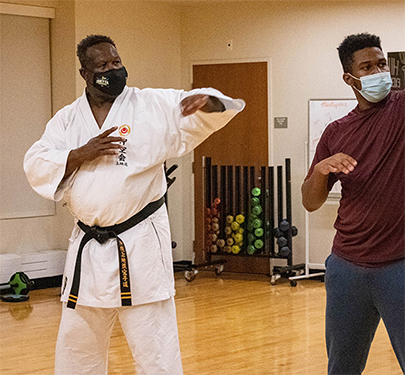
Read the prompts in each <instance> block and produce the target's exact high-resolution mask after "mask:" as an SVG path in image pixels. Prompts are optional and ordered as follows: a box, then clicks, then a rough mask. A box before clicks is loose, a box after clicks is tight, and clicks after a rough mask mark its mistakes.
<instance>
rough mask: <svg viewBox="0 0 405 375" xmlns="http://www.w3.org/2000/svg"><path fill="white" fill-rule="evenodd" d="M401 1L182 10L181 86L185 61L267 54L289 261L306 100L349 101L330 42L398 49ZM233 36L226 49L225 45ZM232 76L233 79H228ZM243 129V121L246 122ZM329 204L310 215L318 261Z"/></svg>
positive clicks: (209, 5) (325, 243) (404, 14)
mask: <svg viewBox="0 0 405 375" xmlns="http://www.w3.org/2000/svg"><path fill="white" fill-rule="evenodd" d="M404 19H405V3H404V1H385V2H381V1H378V2H377V1H368V2H363V1H360V2H359V1H351V2H346V1H342V2H340V1H327V2H325V1H310V2H304V1H303V2H298V1H293V2H292V1H277V2H271V1H263V2H255V1H246V2H243V1H241V2H221V3H218V2H212V1H209V2H208V1H206V2H198V3H194V2H192V3H188V5H186V4H184V5H183V8H182V24H181V31H182V45H181V53H182V83H183V86H185V87H187V86H188V85H189V82H190V78H189V71H190V69H189V65H190V62H191V61H195V60H197V61H198V60H232V59H235V60H236V61H237V60H239V59H241V60H243V59H254V58H263V57H264V58H270V59H271V65H272V72H271V82H272V84H271V87H270V91H271V92H270V94H271V95H270V96H269V97H270V100H269V107H270V110H271V112H270V124H269V125H270V126H272V118H274V117H277V116H286V117H288V129H275V130H274V131H273V139H271V140H270V145H269V147H270V152H272V153H273V155H274V162H275V163H276V164H281V163H283V160H284V158H286V157H291V159H292V183H293V186H292V192H293V220H294V222H295V225H296V226H297V227H298V229H299V231H300V234H299V236H298V237H296V238H295V258H296V259H295V260H296V261H302V260H304V251H305V235H304V234H305V233H304V232H305V214H304V212H305V211H304V209H303V208H302V206H301V196H300V185H301V183H302V180H303V178H304V177H305V173H306V171H305V166H304V145H305V142H306V140H307V134H308V133H307V127H308V110H307V108H308V100H309V99H324V98H325V99H333V98H352V97H354V95H353V94H352V92H351V89H350V88H349V87H348V86H346V85H345V84H344V83H343V81H342V79H341V76H342V72H341V67H340V63H339V60H338V56H337V51H336V47H337V46H338V45H339V43H340V42H341V41H342V39H343V38H344V37H345V36H346V35H349V34H352V33H359V32H364V31H367V32H370V33H376V34H378V35H380V36H381V39H382V42H383V48H384V50H385V52H387V51H396V50H401V51H403V50H405V41H404V35H405V22H404ZM230 39H232V40H233V50H232V51H228V50H227V48H226V43H227V41H228V40H230ZM235 79H237V77H235ZM247 126H249V124H247ZM335 212H336V206H329V207H326V208H325V209H323V210H322V211H320V212H319V213H313V214H310V217H311V221H312V222H313V223H312V224H313V225H315V233H316V238H315V239H314V237H315V236H314V235H313V236H312V239H314V241H311V248H312V251H313V252H314V253H315V254H318V253H319V256H317V257H316V258H318V259H314V260H312V261H313V262H314V261H316V262H323V260H324V258H325V256H326V254H327V253H328V252H329V251H330V242H331V238H332V236H333V229H332V228H330V229H329V230H328V229H327V228H325V230H324V231H322V232H321V233H322V235H321V236H319V233H318V232H319V231H318V232H316V230H317V229H318V228H319V224H320V223H325V222H328V223H330V224H332V223H333V218H334V216H335Z"/></svg>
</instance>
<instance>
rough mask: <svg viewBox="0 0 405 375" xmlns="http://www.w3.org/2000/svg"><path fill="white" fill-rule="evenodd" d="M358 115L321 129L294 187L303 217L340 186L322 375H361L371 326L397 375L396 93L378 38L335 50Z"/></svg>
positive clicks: (402, 202)
mask: <svg viewBox="0 0 405 375" xmlns="http://www.w3.org/2000/svg"><path fill="white" fill-rule="evenodd" d="M338 51H339V57H340V61H341V63H342V66H343V71H344V74H343V80H344V82H345V83H346V84H348V85H349V86H351V87H352V89H353V92H354V94H355V95H356V99H357V101H358V105H357V107H356V108H355V109H354V110H353V111H351V112H350V113H349V114H348V115H347V116H345V117H343V118H341V119H339V120H337V121H334V122H332V123H331V124H329V125H328V126H327V128H326V129H325V131H324V132H323V135H322V137H321V140H320V142H319V145H318V147H317V150H316V154H315V158H314V160H313V163H312V165H311V168H310V170H309V172H308V175H307V177H306V178H305V181H304V183H303V185H302V198H303V199H302V201H303V205H304V207H305V208H306V209H307V210H308V211H315V210H317V209H318V208H320V207H321V206H322V204H323V203H324V202H325V201H326V199H327V197H328V193H329V191H330V189H331V188H332V186H333V184H334V183H335V182H336V181H338V180H339V181H340V182H341V184H342V198H341V200H340V205H339V210H338V216H337V219H336V222H335V229H336V236H335V238H334V241H333V248H332V254H331V255H330V256H329V257H328V259H327V261H326V280H325V286H326V292H327V306H326V344H327V350H328V357H329V364H328V374H329V375H332V374H340V375H342V374H345V375H347V374H350V375H354V374H361V373H362V371H363V370H364V367H365V365H366V361H367V356H368V352H369V349H370V345H371V342H372V340H373V337H374V334H375V331H376V329H377V326H378V324H379V321H380V318H382V320H383V321H384V324H385V326H386V328H387V331H388V334H389V337H390V340H391V344H392V346H393V349H394V351H395V354H396V356H397V359H398V361H399V364H400V366H401V368H402V371H404V372H405V91H404V90H400V91H391V84H392V81H391V78H390V73H389V67H388V66H387V61H386V58H385V57H384V54H383V52H382V48H381V44H380V38H379V37H378V36H375V35H370V34H366V33H365V34H357V35H350V36H348V37H347V38H345V40H344V41H343V42H342V43H341V45H340V46H339V48H338Z"/></svg>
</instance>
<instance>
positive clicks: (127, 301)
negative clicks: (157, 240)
mask: <svg viewBox="0 0 405 375" xmlns="http://www.w3.org/2000/svg"><path fill="white" fill-rule="evenodd" d="M164 202H165V198H164V197H162V198H160V199H159V200H157V201H154V202H151V203H149V204H148V205H147V206H146V207H145V208H143V209H142V210H141V211H139V212H138V213H137V214H136V215H134V216H132V217H131V218H129V219H128V220H126V221H124V222H123V223H121V224H116V225H112V226H109V227H98V226H93V227H90V226H88V225H86V224H83V223H82V222H81V221H79V222H78V223H77V224H78V226H79V227H80V228H81V229H82V230H83V231H84V232H85V233H86V234H85V235H84V236H83V238H82V240H81V242H80V246H79V250H78V252H77V257H76V265H75V272H74V276H73V281H72V287H71V289H70V294H69V298H68V303H67V307H69V308H72V309H74V308H75V307H76V303H77V298H78V295H79V286H80V274H81V264H82V253H83V249H84V246H85V245H86V244H87V242H89V241H90V240H92V239H95V240H96V241H97V242H99V243H100V244H104V243H105V242H107V241H108V240H109V239H110V238H115V239H116V240H117V248H118V257H119V258H118V259H119V265H120V284H121V305H122V306H131V304H132V300H131V285H130V280H129V267H128V257H127V252H126V249H125V245H124V242H123V241H122V240H121V238H119V237H118V235H119V234H121V233H122V232H125V231H126V230H127V229H129V228H132V227H134V226H135V225H137V224H139V223H140V222H141V221H143V220H145V219H146V218H147V217H148V216H149V215H151V214H153V213H154V212H155V211H157V210H158V209H159V208H160V207H161V206H162V205H163V203H164Z"/></svg>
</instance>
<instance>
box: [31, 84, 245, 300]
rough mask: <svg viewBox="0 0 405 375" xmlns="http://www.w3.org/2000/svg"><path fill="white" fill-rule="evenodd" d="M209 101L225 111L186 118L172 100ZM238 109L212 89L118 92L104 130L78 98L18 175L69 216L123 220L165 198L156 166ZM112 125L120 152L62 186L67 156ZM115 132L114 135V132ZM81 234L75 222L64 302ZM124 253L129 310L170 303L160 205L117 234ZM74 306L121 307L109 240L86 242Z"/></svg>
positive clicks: (104, 222)
mask: <svg viewBox="0 0 405 375" xmlns="http://www.w3.org/2000/svg"><path fill="white" fill-rule="evenodd" d="M195 94H207V95H211V96H216V97H217V98H219V99H220V100H221V102H222V103H223V104H224V105H225V108H226V110H225V111H224V112H215V113H204V112H202V111H197V113H195V114H193V115H191V116H187V117H184V116H183V115H182V114H181V109H180V102H181V100H182V99H184V98H185V97H187V96H190V95H195ZM244 105H245V103H244V102H243V100H240V99H232V98H229V97H227V96H225V95H223V94H222V93H220V92H219V91H217V90H215V89H212V88H208V89H196V90H192V91H189V92H185V91H183V90H173V89H142V90H141V89H138V88H132V87H131V88H130V87H125V88H124V91H123V92H122V93H121V94H120V95H119V96H118V97H117V98H116V99H115V101H114V103H113V105H112V107H111V109H110V111H109V113H108V116H107V118H106V119H105V121H104V124H103V126H102V128H101V129H100V128H99V127H98V124H97V122H96V121H95V119H94V116H93V114H92V111H91V109H90V105H89V103H88V100H87V97H86V94H85V93H83V95H82V96H81V97H80V98H78V99H77V100H76V101H74V102H73V103H72V104H70V105H68V106H66V107H64V108H62V109H61V110H60V111H59V112H57V113H56V115H55V116H54V117H53V118H52V119H51V120H50V121H49V123H48V124H47V127H46V130H45V133H44V134H43V136H42V137H41V139H40V140H39V141H37V142H36V143H35V144H34V145H33V146H32V147H31V148H30V149H29V150H28V152H27V154H26V156H25V160H24V170H25V173H26V175H27V178H28V181H29V183H30V184H31V186H32V187H33V189H34V190H35V191H36V192H37V193H39V194H40V195H42V196H43V197H45V198H47V199H51V200H56V201H59V200H61V199H62V198H63V199H64V200H65V201H66V202H67V204H68V207H69V208H70V210H71V212H72V214H73V216H74V217H75V219H76V220H80V221H82V222H83V223H85V224H87V225H89V226H93V225H98V226H101V227H104V226H110V225H114V224H118V223H121V222H123V221H125V220H127V219H128V218H130V217H131V216H133V215H135V214H136V213H137V212H139V211H140V210H141V209H142V208H144V207H145V206H146V205H147V204H148V203H150V202H152V201H156V200H158V199H159V198H160V197H162V196H163V195H164V194H165V192H166V177H165V174H164V168H163V162H164V161H165V160H167V159H169V158H172V157H179V156H182V155H184V154H186V153H188V152H189V151H191V150H193V149H194V148H195V147H196V146H198V145H199V144H200V143H201V142H203V141H204V140H205V139H206V138H207V137H208V136H209V135H211V134H212V133H213V132H215V131H216V130H219V129H220V128H222V127H223V126H224V125H226V124H227V123H228V122H229V121H230V120H231V119H232V118H233V117H234V116H235V115H236V114H237V113H238V112H239V111H241V110H242V109H243V108H244ZM113 126H118V127H119V129H118V130H117V131H116V132H114V133H112V134H111V135H112V136H119V135H120V134H121V135H122V136H124V137H125V138H126V140H127V141H126V142H125V143H124V144H123V147H122V149H121V151H120V153H119V155H113V156H112V155H108V156H104V157H100V158H98V159H96V160H94V161H91V162H85V163H84V164H83V165H82V166H81V167H80V168H79V169H78V170H76V171H75V172H74V173H73V174H72V175H71V176H69V177H68V178H67V179H65V180H64V181H62V178H63V176H64V173H65V168H66V162H67V158H68V155H69V152H70V151H71V150H72V149H75V148H78V147H80V146H83V145H84V144H86V143H87V142H88V141H89V140H90V139H91V138H93V137H95V136H97V135H99V134H100V133H102V132H104V131H105V130H107V129H109V128H111V127H113ZM120 130H121V133H119V131H120ZM83 235H84V232H83V231H82V230H81V229H80V228H79V227H78V226H77V225H75V227H74V229H73V232H72V235H71V238H70V243H69V248H68V254H67V259H66V266H65V275H64V282H63V285H62V297H61V300H62V301H65V302H66V301H67V299H68V295H69V292H70V288H71V282H72V278H73V272H74V266H75V261H76V254H77V250H78V247H79V244H80V241H81V239H82V237H83ZM120 238H121V239H122V240H123V241H124V243H125V247H126V250H127V256H128V264H129V275H130V283H131V292H132V305H139V304H145V303H150V302H155V301H160V300H165V299H168V298H170V297H172V296H173V295H174V293H175V291H174V278H173V260H172V249H171V239H170V228H169V222H168V217H167V211H166V207H165V206H162V207H161V208H160V209H159V210H157V211H156V212H155V213H154V214H152V215H151V216H150V217H148V218H147V219H146V220H144V221H143V222H141V223H140V224H138V225H136V226H135V227H133V228H131V229H129V230H127V231H126V232H124V233H122V234H121V235H120ZM77 304H78V305H85V306H92V307H118V306H121V299H120V278H119V263H118V250H117V244H116V241H115V239H110V240H109V241H108V242H107V243H105V244H103V245H100V244H99V243H98V242H97V241H95V240H91V241H90V242H88V243H87V244H86V246H85V248H84V251H83V256H82V270H81V281H80V289H79V297H78V301H77Z"/></svg>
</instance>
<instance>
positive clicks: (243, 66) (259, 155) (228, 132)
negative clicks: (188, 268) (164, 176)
mask: <svg viewBox="0 0 405 375" xmlns="http://www.w3.org/2000/svg"><path fill="white" fill-rule="evenodd" d="M267 82H268V77H267V62H251V63H227V64H204V65H194V66H193V88H198V87H214V88H216V89H218V90H220V91H221V92H223V93H224V94H225V95H228V96H231V97H233V98H241V99H243V100H245V102H246V107H245V109H244V110H243V111H242V112H241V113H239V114H238V115H237V116H236V117H235V118H234V119H232V121H231V122H230V123H229V124H228V125H226V126H225V127H224V128H223V129H221V130H219V131H218V132H216V133H214V134H213V135H211V136H210V137H209V138H208V139H207V140H206V141H205V142H203V143H202V144H201V145H200V146H198V147H197V148H196V149H195V150H194V192H195V193H194V202H195V206H194V208H195V211H194V212H195V247H194V251H195V257H196V259H195V262H196V263H200V262H203V261H204V260H205V259H204V250H203V249H204V243H203V236H204V215H203V209H204V208H203V204H204V203H203V176H202V174H203V170H202V159H203V156H206V157H211V158H212V163H213V164H217V165H241V166H243V165H250V166H257V167H258V166H262V165H268V145H269V141H268V85H267ZM213 256H214V255H213ZM218 256H220V255H218ZM218 256H217V255H215V257H218ZM226 259H227V264H226V271H233V272H251V273H265V274H268V273H269V260H268V259H263V258H254V257H249V258H248V257H236V256H227V258H226Z"/></svg>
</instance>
